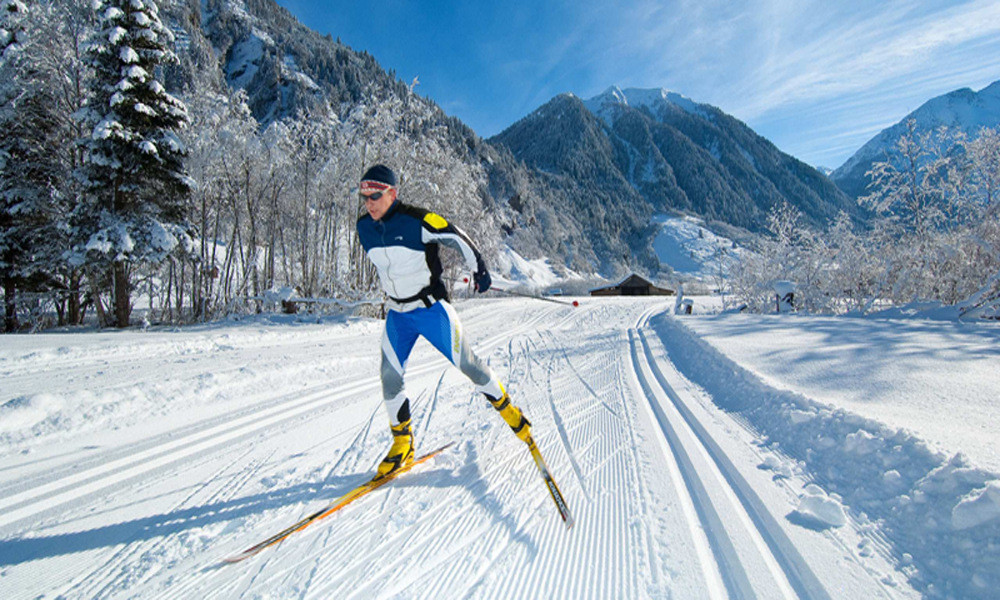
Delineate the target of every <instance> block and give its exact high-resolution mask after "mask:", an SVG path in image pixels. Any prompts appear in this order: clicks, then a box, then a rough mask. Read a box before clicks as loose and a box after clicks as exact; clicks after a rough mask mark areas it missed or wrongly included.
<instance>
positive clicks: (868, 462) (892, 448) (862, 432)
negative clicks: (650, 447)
mask: <svg viewBox="0 0 1000 600" xmlns="http://www.w3.org/2000/svg"><path fill="white" fill-rule="evenodd" d="M686 322H687V320H682V319H678V318H675V317H671V316H668V315H661V316H659V317H656V318H654V319H652V321H651V322H650V324H651V326H652V327H653V328H654V330H655V331H656V333H657V335H658V336H659V337H660V338H661V340H662V341H663V345H664V346H665V347H667V348H684V352H678V353H671V355H670V359H671V361H672V362H673V363H674V364H675V366H676V367H677V369H678V370H679V371H680V372H681V373H682V374H683V375H684V376H685V377H687V378H688V379H689V380H690V381H691V382H692V383H694V384H695V385H698V386H700V387H702V388H703V389H704V390H705V391H706V392H707V393H708V394H709V395H710V396H711V397H712V400H713V402H714V403H715V404H716V405H717V406H718V407H719V408H721V409H722V410H724V411H726V412H729V413H731V414H733V415H734V417H735V418H736V419H737V420H740V421H742V422H744V423H747V424H748V425H749V426H750V427H752V428H753V429H754V430H755V431H756V432H757V433H759V434H760V435H762V436H764V437H765V439H767V440H769V442H770V443H771V444H772V445H773V444H777V446H776V447H780V448H781V452H782V455H783V456H785V457H787V459H788V460H791V461H794V462H795V463H796V465H797V467H798V468H797V471H799V472H801V473H802V474H803V475H804V476H806V477H809V478H811V479H812V480H813V481H815V482H816V484H817V485H816V486H814V487H807V488H806V489H805V491H804V492H803V494H802V496H801V497H800V499H799V504H798V506H797V508H796V510H795V511H793V512H792V513H791V514H790V515H789V518H790V519H791V520H792V522H793V523H797V524H800V525H803V526H806V527H813V528H827V527H839V526H840V525H842V524H844V523H845V522H846V512H847V510H850V512H851V514H852V515H857V520H858V522H859V525H860V526H861V528H862V529H864V528H865V527H874V525H873V524H875V523H877V528H878V529H879V530H880V535H884V541H885V542H886V543H887V544H888V550H887V552H888V553H889V554H890V555H892V556H893V557H894V558H896V560H897V561H898V564H899V565H900V566H899V570H900V573H901V574H902V576H903V577H905V578H906V579H907V580H908V581H909V582H910V583H911V584H912V585H913V586H914V587H915V588H916V589H917V590H919V591H921V592H923V593H925V594H926V595H927V596H928V597H942V598H944V597H954V598H987V597H991V596H990V595H989V594H990V591H994V590H997V589H1000V553H998V552H997V551H996V549H997V540H1000V476H998V475H997V474H996V473H992V472H990V471H987V470H984V469H980V468H976V467H973V466H971V465H970V464H969V462H968V460H967V459H966V458H965V456H964V455H962V454H961V453H959V454H955V455H954V456H952V457H950V458H949V457H948V456H947V455H945V454H943V453H941V452H938V451H936V450H935V449H934V448H932V447H930V446H929V445H928V444H927V443H926V442H925V441H924V440H922V439H920V438H918V437H916V436H915V435H913V434H912V433H910V432H909V431H907V430H903V429H893V428H891V427H888V426H886V425H884V424H882V423H880V422H878V421H875V420H872V419H867V418H864V417H861V416H859V415H857V414H854V413H851V412H848V411H846V410H843V409H837V408H832V407H830V406H827V405H824V404H822V403H820V402H817V401H815V400H813V399H811V398H807V397H805V396H803V395H801V394H799V393H796V392H792V391H788V390H781V389H777V388H775V387H773V386H771V385H769V384H768V383H767V382H765V381H764V380H763V379H762V378H761V377H760V376H758V375H757V374H755V373H753V372H752V371H750V370H748V369H747V368H745V367H743V366H741V365H740V364H738V363H736V362H734V361H733V360H731V359H730V358H729V357H727V356H726V355H725V354H723V353H722V352H721V351H719V350H718V349H716V348H714V347H713V346H712V345H711V344H709V343H708V342H706V341H705V340H704V339H702V338H701V337H699V336H698V335H697V334H695V333H694V332H692V331H691V329H690V328H689V327H688V326H687V325H685V323H686ZM779 464H780V461H778V460H777V459H775V460H767V459H765V461H764V465H762V467H761V468H770V469H772V470H773V468H774V467H776V466H778V465H779ZM820 486H822V487H820ZM862 551H866V552H867V551H868V550H866V549H865V548H862Z"/></svg>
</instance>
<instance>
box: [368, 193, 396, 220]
mask: <svg viewBox="0 0 1000 600" xmlns="http://www.w3.org/2000/svg"><path fill="white" fill-rule="evenodd" d="M361 196H362V197H364V199H365V208H366V209H368V214H369V215H371V217H372V218H373V219H375V220H376V221H378V220H381V219H382V217H383V216H385V213H386V211H388V210H389V207H390V206H392V203H393V201H394V200H395V199H396V188H388V189H386V190H384V191H382V192H372V193H365V194H361ZM373 196H378V198H373Z"/></svg>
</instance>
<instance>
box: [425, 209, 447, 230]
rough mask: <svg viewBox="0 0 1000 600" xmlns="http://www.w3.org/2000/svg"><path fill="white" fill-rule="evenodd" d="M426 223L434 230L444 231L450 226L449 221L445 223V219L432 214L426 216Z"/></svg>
mask: <svg viewBox="0 0 1000 600" xmlns="http://www.w3.org/2000/svg"><path fill="white" fill-rule="evenodd" d="M424 221H426V222H427V224H428V225H430V226H431V227H433V228H434V229H444V228H445V227H447V226H448V221H445V220H444V217H442V216H441V215H436V214H434V213H432V212H429V213H427V214H426V215H425V216H424Z"/></svg>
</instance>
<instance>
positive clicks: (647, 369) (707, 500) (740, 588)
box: [629, 315, 831, 599]
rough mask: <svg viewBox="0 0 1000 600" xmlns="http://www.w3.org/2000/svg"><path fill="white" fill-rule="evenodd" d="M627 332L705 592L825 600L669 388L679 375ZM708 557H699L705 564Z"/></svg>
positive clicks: (635, 332) (638, 330) (640, 335)
mask: <svg viewBox="0 0 1000 600" xmlns="http://www.w3.org/2000/svg"><path fill="white" fill-rule="evenodd" d="M648 320H649V315H646V316H644V318H643V319H641V320H640V322H639V323H637V325H636V327H635V328H634V329H631V330H629V344H630V346H631V358H632V364H633V368H634V369H635V375H636V379H637V382H638V384H639V387H640V388H641V389H642V392H643V394H645V397H646V400H648V405H647V406H648V408H649V410H650V412H651V416H652V418H653V419H654V420H655V421H656V423H658V424H659V426H660V429H661V430H662V433H663V437H664V439H665V441H666V447H665V448H664V454H665V457H664V459H665V464H668V465H670V468H672V469H677V470H678V471H679V474H680V477H681V479H682V480H683V482H684V487H685V488H686V490H687V493H688V494H689V496H690V504H691V506H693V508H694V512H696V513H697V518H698V520H699V522H700V523H701V527H702V529H703V530H704V534H705V537H706V538H707V539H706V540H705V542H707V545H708V546H709V547H710V550H711V556H712V557H714V560H715V566H716V567H717V572H716V571H715V570H713V568H712V565H709V564H706V565H705V568H704V571H705V573H706V587H707V588H708V589H710V590H712V592H713V596H717V597H722V596H723V594H722V593H721V590H719V589H718V588H717V582H716V581H717V580H716V577H718V578H720V579H721V581H722V582H723V584H724V586H725V591H726V592H727V593H728V595H729V596H730V597H732V598H794V597H796V596H798V597H800V598H815V599H828V598H830V597H831V596H830V594H829V593H828V592H827V590H826V589H825V588H824V587H823V585H822V584H821V583H820V581H819V580H818V579H817V578H816V575H815V574H814V573H813V572H812V569H811V568H810V567H809V565H808V564H807V563H806V561H805V560H804V559H803V557H802V556H801V554H800V553H799V552H798V550H797V549H796V548H795V546H794V544H793V543H792V541H791V540H789V538H788V537H787V536H786V535H785V533H784V531H783V530H782V528H781V526H780V525H779V524H778V522H777V520H776V518H775V517H774V515H773V514H772V513H771V512H770V511H769V509H768V508H767V507H766V506H765V505H764V503H763V501H761V499H760V498H759V497H758V496H757V494H756V493H755V492H754V490H753V488H752V487H751V485H750V484H749V483H748V482H747V480H746V479H745V478H744V477H743V476H742V475H741V474H740V472H739V470H738V469H737V467H736V466H735V465H734V464H733V462H732V461H731V460H730V459H729V457H728V456H727V455H726V453H725V452H724V451H723V449H722V448H721V447H720V446H719V444H718V443H716V442H715V440H713V438H712V436H711V434H710V433H709V432H708V430H707V429H706V427H705V426H704V425H703V424H702V423H701V422H700V421H699V420H698V418H697V417H696V416H695V413H694V412H693V411H692V410H691V409H690V408H689V406H688V404H689V403H691V402H694V400H693V399H690V398H687V399H685V398H682V397H681V395H680V394H678V392H677V391H676V389H675V388H674V386H672V385H671V383H670V381H669V380H668V376H667V375H666V374H665V373H668V374H669V376H670V377H671V378H676V377H679V376H680V375H679V374H678V373H677V372H676V371H675V370H674V369H673V368H672V367H671V366H670V365H669V364H664V363H663V361H658V360H657V359H656V358H655V357H654V356H653V353H652V351H651V350H650V347H649V342H648V340H647V339H646V332H645V331H643V330H642V328H643V327H644V326H645V325H646V324H647V323H648ZM707 554H708V552H706V551H705V550H702V551H701V552H700V556H701V557H702V560H705V557H706V555H707Z"/></svg>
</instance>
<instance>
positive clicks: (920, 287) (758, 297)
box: [725, 120, 1000, 317]
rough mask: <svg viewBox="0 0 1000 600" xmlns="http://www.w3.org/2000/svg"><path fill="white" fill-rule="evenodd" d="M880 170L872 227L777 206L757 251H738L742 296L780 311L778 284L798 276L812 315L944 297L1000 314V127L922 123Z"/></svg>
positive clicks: (732, 285)
mask: <svg viewBox="0 0 1000 600" xmlns="http://www.w3.org/2000/svg"><path fill="white" fill-rule="evenodd" d="M868 176H869V177H870V178H871V184H870V185H869V186H868V189H867V194H866V195H864V196H862V197H861V198H859V200H858V201H859V203H860V204H861V205H862V206H863V207H865V208H866V209H868V210H869V211H871V213H872V214H873V215H874V216H873V218H871V219H870V220H869V221H868V222H866V223H865V224H863V225H859V224H857V223H855V222H854V221H853V220H852V219H851V218H849V217H848V216H847V215H846V214H841V215H840V216H839V217H838V218H837V219H835V220H834V222H833V223H832V224H831V225H830V226H829V227H828V228H827V229H826V230H823V231H819V230H816V229H813V228H810V227H807V226H805V225H804V224H803V222H802V218H801V217H802V215H801V214H800V213H799V211H797V210H796V209H794V208H793V207H790V206H788V205H786V204H782V205H779V206H777V207H775V208H774V209H773V210H772V211H771V212H770V214H769V217H768V235H767V236H766V237H764V238H763V239H761V240H759V242H758V243H757V244H756V247H755V248H754V250H755V252H753V253H750V254H747V255H743V256H741V257H740V258H739V259H738V260H736V259H734V258H729V259H726V262H728V267H729V275H730V276H729V277H728V279H727V280H726V282H725V285H726V286H727V289H728V290H729V291H731V292H732V298H733V300H734V301H735V302H738V303H742V304H746V305H747V307H748V308H750V309H753V310H758V311H766V310H773V309H774V308H773V307H774V291H773V289H772V284H773V282H774V281H779V280H787V281H793V282H795V283H796V285H797V288H798V290H797V293H796V304H797V306H798V307H799V308H801V309H804V310H808V311H811V312H818V313H831V314H840V313H845V312H854V313H861V314H865V313H870V312H873V311H877V310H881V309H885V308H899V307H904V306H914V307H917V306H921V305H923V306H925V307H926V306H927V305H928V303H933V304H936V305H945V306H953V307H955V308H956V309H957V310H958V313H959V314H960V315H961V314H971V315H980V316H981V315H983V314H985V315H988V316H993V317H996V316H998V313H1000V197H998V195H1000V132H998V131H997V130H995V129H992V128H983V129H981V130H980V131H979V133H978V135H976V136H973V137H970V136H967V135H965V134H964V133H963V132H961V131H955V130H951V129H948V128H946V127H944V128H939V129H936V130H934V131H919V130H918V129H917V126H916V123H915V122H914V121H912V120H911V121H909V122H908V123H907V128H906V132H905V134H904V135H903V136H902V137H901V138H900V139H899V140H898V141H897V143H896V144H895V145H894V147H893V149H892V151H891V152H890V153H888V154H887V156H885V157H884V159H883V160H881V161H876V162H875V163H874V164H873V166H872V169H871V170H870V171H869V173H868Z"/></svg>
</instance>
